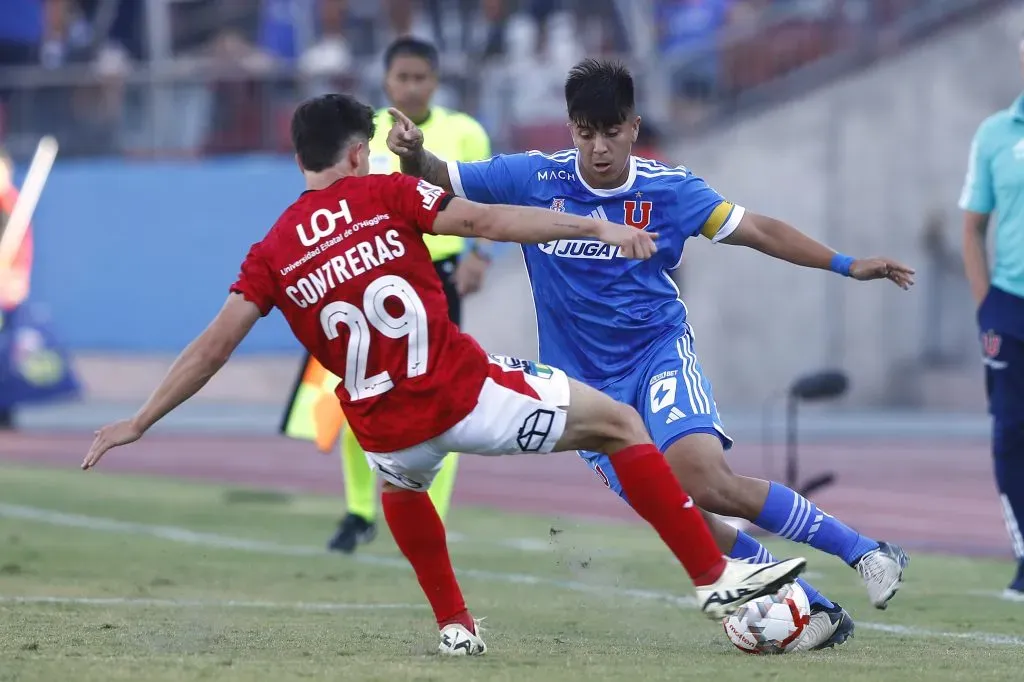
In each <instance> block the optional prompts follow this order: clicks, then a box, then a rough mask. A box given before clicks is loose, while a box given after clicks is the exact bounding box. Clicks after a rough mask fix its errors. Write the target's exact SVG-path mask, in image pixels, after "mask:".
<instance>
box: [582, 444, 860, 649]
mask: <svg viewBox="0 0 1024 682" xmlns="http://www.w3.org/2000/svg"><path fill="white" fill-rule="evenodd" d="M580 454H581V456H582V457H583V458H584V460H586V461H587V463H588V464H589V465H590V466H591V467H592V468H593V469H594V470H595V471H596V472H597V474H598V475H599V476H600V477H601V479H602V480H603V481H604V484H605V485H607V486H608V487H609V488H610V489H611V491H612V492H614V493H615V494H617V495H618V496H620V497H621V498H622V499H623V500H624V501H625V502H626V503H627V504H629V500H627V499H626V496H625V494H624V493H623V487H622V485H621V484H620V482H618V478H617V476H616V475H615V473H614V470H613V469H612V467H611V465H610V463H609V462H608V461H607V457H605V456H604V455H601V454H599V453H588V452H581V453H580ZM705 520H706V521H707V522H708V527H709V528H711V531H712V535H713V536H714V538H715V543H716V544H717V545H718V547H719V549H720V551H722V552H723V553H725V554H726V555H728V556H729V558H731V559H736V560H739V561H746V562H750V563H752V564H761V563H769V562H773V561H775V557H774V556H772V554H771V552H769V551H768V549H767V548H766V547H764V546H763V545H761V543H759V542H758V541H757V540H756V539H755V538H753V537H751V536H749V535H748V534H745V532H740V531H738V530H736V528H734V527H733V526H731V525H729V524H728V523H726V522H725V521H724V520H722V519H721V518H720V517H719V516H717V515H716V514H712V513H710V512H705ZM797 583H798V584H799V585H800V586H801V588H803V590H804V592H805V593H806V594H807V598H808V601H809V603H810V604H811V621H810V623H809V624H808V626H807V627H806V628H805V630H804V635H803V636H802V638H801V641H800V642H798V643H797V645H796V646H795V647H794V649H793V650H794V651H801V650H811V649H821V648H827V647H831V646H835V645H837V644H842V643H843V642H845V641H846V640H847V639H849V638H850V637H851V636H852V635H853V631H854V623H853V619H851V617H850V615H849V613H847V612H846V610H845V609H844V608H843V607H842V606H840V605H839V604H838V603H834V602H831V601H829V600H828V599H827V598H826V597H825V596H824V595H822V594H821V593H820V592H818V591H817V589H816V588H814V586H812V585H811V584H810V583H808V582H807V581H805V580H804V579H801V578H798V579H797Z"/></svg>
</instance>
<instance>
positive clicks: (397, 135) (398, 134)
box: [388, 108, 453, 192]
mask: <svg viewBox="0 0 1024 682" xmlns="http://www.w3.org/2000/svg"><path fill="white" fill-rule="evenodd" d="M388 113H390V114H391V117H392V118H393V119H394V120H395V124H394V125H393V126H391V130H389V131H388V149H390V150H391V151H392V153H394V154H395V155H397V156H398V158H399V160H400V162H401V169H402V173H404V174H405V175H411V176H413V177H414V178H423V179H424V180H426V181H427V182H429V183H430V184H432V185H437V186H438V187H440V188H441V189H443V190H444V191H446V192H452V191H453V190H452V179H451V176H450V175H449V173H448V162H447V161H442V160H441V159H439V158H437V157H436V156H434V155H433V154H431V153H430V152H428V151H427V150H426V149H424V148H423V131H422V130H420V129H419V128H418V127H417V126H416V124H415V123H413V122H412V121H411V120H409V117H408V116H406V115H405V114H403V113H402V112H401V111H399V110H398V109H395V108H391V109H388Z"/></svg>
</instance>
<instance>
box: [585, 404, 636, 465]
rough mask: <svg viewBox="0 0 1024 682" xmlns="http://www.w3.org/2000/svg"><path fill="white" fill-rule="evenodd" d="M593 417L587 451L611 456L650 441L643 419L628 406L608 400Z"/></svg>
mask: <svg viewBox="0 0 1024 682" xmlns="http://www.w3.org/2000/svg"><path fill="white" fill-rule="evenodd" d="M594 416H595V419H594V421H593V432H592V442H591V443H590V446H589V447H587V448H585V449H587V450H593V451H594V452H603V453H606V454H612V453H614V452H618V451H619V450H622V449H623V448H626V447H629V446H631V445H637V444H640V443H649V442H650V440H651V439H650V436H648V435H647V428H646V427H645V426H644V421H643V419H641V417H640V415H639V414H638V413H637V411H636V410H634V409H633V408H632V407H630V406H629V405H626V404H624V403H620V402H617V401H614V400H608V401H607V403H606V404H605V405H604V406H602V409H601V410H600V414H597V415H594Z"/></svg>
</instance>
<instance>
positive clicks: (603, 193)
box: [573, 152, 636, 197]
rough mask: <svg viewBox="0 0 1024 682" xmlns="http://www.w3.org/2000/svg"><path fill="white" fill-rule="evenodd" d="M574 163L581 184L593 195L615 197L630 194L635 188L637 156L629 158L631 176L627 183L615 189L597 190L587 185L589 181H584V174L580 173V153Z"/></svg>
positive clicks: (577, 153)
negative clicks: (625, 193)
mask: <svg viewBox="0 0 1024 682" xmlns="http://www.w3.org/2000/svg"><path fill="white" fill-rule="evenodd" d="M573 163H574V164H575V165H576V177H577V178H578V179H579V181H580V184H581V185H583V186H584V187H585V188H586V189H587V191H588V192H590V193H591V194H593V195H594V196H598V197H613V196H615V195H616V194H621V193H623V192H628V191H629V190H630V189H631V188H632V187H633V183H634V182H636V157H635V156H630V157H629V176H628V177H627V178H626V181H625V182H624V183H622V184H621V185H619V186H618V187H613V188H612V189H597V188H596V187H591V186H590V185H588V184H587V181H586V180H584V179H583V173H582V172H581V171H580V154H579V152H576V157H575V160H574V162H573Z"/></svg>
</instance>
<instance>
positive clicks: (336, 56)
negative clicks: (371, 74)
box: [299, 0, 352, 95]
mask: <svg viewBox="0 0 1024 682" xmlns="http://www.w3.org/2000/svg"><path fill="white" fill-rule="evenodd" d="M347 9H348V2H347V0H320V2H319V6H318V12H317V19H318V21H317V26H319V27H320V33H319V35H318V36H317V37H316V40H315V41H314V42H313V44H312V45H310V46H309V47H308V48H307V49H306V50H305V51H304V52H303V53H302V56H301V57H299V71H300V72H301V73H302V74H303V75H306V76H313V77H328V78H330V77H334V76H339V75H342V74H345V73H346V72H348V71H349V70H350V69H351V68H352V53H351V51H350V50H349V46H348V42H346V40H345V18H346V11H347ZM320 83H321V86H320V87H318V88H316V89H317V90H319V91H320V92H324V91H328V90H332V89H333V88H332V87H331V85H330V82H329V81H320ZM308 94H309V95H314V94H319V93H317V92H310V93H308Z"/></svg>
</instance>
